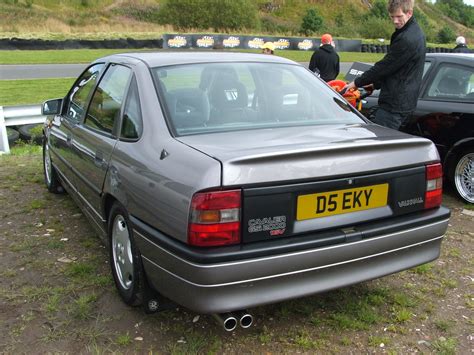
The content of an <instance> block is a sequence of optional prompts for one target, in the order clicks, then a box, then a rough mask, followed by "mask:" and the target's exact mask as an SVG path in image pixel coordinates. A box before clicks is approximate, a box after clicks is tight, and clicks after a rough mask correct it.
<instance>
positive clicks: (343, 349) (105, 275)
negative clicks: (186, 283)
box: [0, 150, 474, 354]
mask: <svg viewBox="0 0 474 355" xmlns="http://www.w3.org/2000/svg"><path fill="white" fill-rule="evenodd" d="M444 201H445V202H444V204H445V205H447V206H448V207H450V208H451V211H452V218H451V221H450V227H449V230H448V233H447V236H446V238H445V240H444V242H443V248H442V255H441V257H440V258H439V259H438V260H436V261H435V262H433V263H430V264H426V265H422V266H419V267H417V268H414V269H411V270H408V271H405V272H402V273H399V274H396V275H392V276H388V277H385V278H382V279H379V280H375V281H371V282H365V283H362V284H359V285H356V286H353V287H347V288H343V289H340V290H336V291H333V292H328V293H324V294H320V295H315V296H312V297H307V298H304V299H299V300H294V301H289V302H283V303H279V304H275V305H269V306H264V307H258V308H255V309H252V310H251V311H252V312H251V313H252V314H253V315H254V317H255V323H254V325H253V326H252V327H251V328H249V329H247V330H241V329H239V330H237V331H235V332H233V333H226V332H224V331H223V330H222V328H221V327H220V326H219V325H217V324H216V323H215V322H214V320H213V319H212V318H211V317H209V316H203V315H201V316H198V315H197V314H194V313H192V312H189V311H187V310H185V309H180V308H177V309H174V310H170V311H165V312H162V313H158V314H154V315H146V314H144V313H143V312H142V310H141V309H140V308H131V307H128V306H126V305H124V304H123V303H122V302H121V300H120V298H119V296H118V294H117V293H116V292H115V288H114V285H113V280H112V277H111V274H110V269H109V265H108V263H107V260H108V257H107V252H106V250H105V248H104V247H103V246H102V244H101V243H100V241H99V239H98V238H97V237H96V236H95V235H94V232H93V230H92V228H91V227H90V225H89V223H88V222H87V220H86V219H85V217H84V216H83V215H82V214H81V212H80V211H79V209H78V208H77V207H76V206H75V205H74V203H73V202H72V200H71V198H70V197H69V196H68V195H53V194H50V193H48V192H47V190H46V188H45V187H44V186H43V175H42V167H41V152H40V151H38V150H36V151H35V152H30V153H28V154H25V155H16V156H0V206H2V210H1V212H0V258H1V260H2V268H1V270H0V273H1V277H0V285H1V287H0V326H1V331H0V352H7V353H18V352H20V353H46V352H61V353H62V352H66V353H79V352H81V353H89V352H94V353H97V352H99V353H102V352H106V351H107V352H109V351H117V352H124V353H129V352H137V353H142V352H149V351H155V352H158V353H296V352H298V353H299V352H306V353H314V352H318V353H368V352H376V353H412V352H423V353H438V352H439V353H445V354H450V353H453V354H454V353H470V352H472V348H473V336H474V335H473V331H472V329H473V327H472V326H473V320H472V309H473V306H474V299H473V293H472V284H473V277H474V275H473V255H474V253H473V237H474V216H473V215H472V214H473V213H472V212H474V211H473V210H469V209H468V208H470V206H465V205H463V204H462V203H461V202H460V201H459V200H457V199H456V198H455V197H454V195H453V194H452V193H451V192H450V191H447V192H446V193H445V195H444ZM471 207H472V206H471Z"/></svg>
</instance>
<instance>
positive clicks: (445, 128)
mask: <svg viewBox="0 0 474 355" xmlns="http://www.w3.org/2000/svg"><path fill="white" fill-rule="evenodd" d="M377 96H378V95H377V93H374V94H373V95H372V96H371V97H369V98H367V99H366V100H367V104H365V105H364V108H363V111H362V112H364V114H365V115H366V116H367V117H369V118H370V117H373V115H374V114H375V111H376V109H377V106H376V105H377V98H378V97H377ZM400 130H401V131H403V132H407V133H410V134H414V135H417V136H421V137H426V138H429V139H430V140H432V141H433V142H434V143H435V144H436V148H438V152H439V154H440V156H441V161H442V163H443V168H444V174H445V176H446V177H447V178H448V180H449V181H450V182H451V183H452V185H453V186H454V188H455V190H456V192H457V193H458V195H459V196H460V197H461V198H462V199H464V200H465V201H466V202H469V203H474V54H446V53H429V54H427V55H426V62H425V70H424V75H423V83H422V86H421V91H420V95H419V98H418V105H417V108H416V111H415V112H414V113H413V115H412V116H411V117H410V118H409V119H408V120H407V122H406V123H405V124H404V125H403V126H402V127H401V129H400Z"/></svg>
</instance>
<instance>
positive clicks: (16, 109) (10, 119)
mask: <svg viewBox="0 0 474 355" xmlns="http://www.w3.org/2000/svg"><path fill="white" fill-rule="evenodd" d="M45 119H46V116H43V115H42V114H41V105H23V106H9V107H2V106H0V154H2V153H9V152H10V144H9V142H8V133H7V127H9V126H21V125H26V124H34V123H44V121H45Z"/></svg>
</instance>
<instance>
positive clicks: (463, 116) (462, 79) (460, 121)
mask: <svg viewBox="0 0 474 355" xmlns="http://www.w3.org/2000/svg"><path fill="white" fill-rule="evenodd" d="M473 107H474V67H472V66H467V65H461V64H455V63H446V62H445V63H440V64H439V65H438V66H436V67H435V68H434V71H433V73H432V74H431V75H430V76H429V78H428V80H427V83H426V85H424V89H423V91H422V93H421V95H420V98H419V100H418V105H417V108H416V111H415V113H414V114H413V117H412V119H411V120H410V125H409V127H408V130H409V132H410V133H413V134H416V135H419V136H423V137H426V138H429V139H431V140H432V141H433V142H434V143H435V144H436V147H437V148H438V151H439V153H440V155H441V157H442V158H444V156H445V155H446V153H447V152H448V151H449V149H450V148H451V147H452V146H453V145H454V144H455V143H456V142H457V141H459V140H462V139H464V138H467V137H472V136H473V135H474V110H473Z"/></svg>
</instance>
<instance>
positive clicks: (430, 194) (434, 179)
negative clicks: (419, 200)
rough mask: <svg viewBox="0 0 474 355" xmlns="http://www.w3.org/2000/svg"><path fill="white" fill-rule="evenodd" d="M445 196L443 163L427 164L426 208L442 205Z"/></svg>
mask: <svg viewBox="0 0 474 355" xmlns="http://www.w3.org/2000/svg"><path fill="white" fill-rule="evenodd" d="M442 197H443V168H442V167H441V164H439V163H438V164H432V165H427V166H426V192H425V209H428V208H433V207H438V206H440V205H441V200H442Z"/></svg>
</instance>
